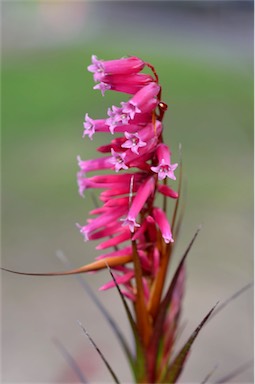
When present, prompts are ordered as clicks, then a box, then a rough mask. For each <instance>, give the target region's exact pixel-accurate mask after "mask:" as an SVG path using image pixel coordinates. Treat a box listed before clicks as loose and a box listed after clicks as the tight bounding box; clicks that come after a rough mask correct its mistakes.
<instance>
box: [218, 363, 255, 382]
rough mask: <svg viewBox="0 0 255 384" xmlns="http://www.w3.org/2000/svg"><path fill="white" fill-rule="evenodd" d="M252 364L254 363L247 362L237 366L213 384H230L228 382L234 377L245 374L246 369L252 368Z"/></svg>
mask: <svg viewBox="0 0 255 384" xmlns="http://www.w3.org/2000/svg"><path fill="white" fill-rule="evenodd" d="M253 364H254V361H253V360H251V361H248V362H247V363H245V364H243V365H241V366H239V367H238V368H236V369H235V370H234V371H232V372H230V373H228V374H227V375H226V376H224V377H222V378H221V379H219V380H217V381H215V384H223V383H230V380H232V379H234V378H235V377H236V376H238V375H240V374H241V373H243V372H245V371H246V370H247V369H249V368H252V367H253Z"/></svg>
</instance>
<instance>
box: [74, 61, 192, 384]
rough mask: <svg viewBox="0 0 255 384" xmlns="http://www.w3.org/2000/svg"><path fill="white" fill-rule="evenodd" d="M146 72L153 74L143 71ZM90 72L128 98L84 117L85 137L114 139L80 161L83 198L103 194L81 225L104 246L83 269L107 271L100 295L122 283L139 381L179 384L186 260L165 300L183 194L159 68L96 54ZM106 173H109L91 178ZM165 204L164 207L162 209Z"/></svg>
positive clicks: (102, 87) (104, 85)
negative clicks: (166, 132) (177, 348)
mask: <svg viewBox="0 0 255 384" xmlns="http://www.w3.org/2000/svg"><path fill="white" fill-rule="evenodd" d="M146 67H147V69H148V68H149V69H150V70H151V71H152V74H151V75H150V74H146V73H141V71H143V69H144V68H146ZM88 70H89V71H90V72H92V73H93V77H94V80H95V81H96V82H97V83H98V84H97V85H96V86H95V87H94V89H99V90H101V92H102V94H103V95H104V94H105V92H106V91H109V90H111V91H117V92H123V93H126V94H127V95H129V99H128V100H127V101H125V102H124V101H122V102H121V101H120V104H119V106H115V105H113V106H112V107H111V108H108V110H107V111H106V116H105V117H104V118H101V117H100V118H98V119H93V118H91V117H90V116H89V115H88V113H86V115H85V121H84V132H83V137H86V136H88V137H89V138H90V139H92V138H93V137H94V135H97V134H100V133H101V132H104V133H106V134H107V133H108V134H109V138H110V139H109V141H108V142H106V143H104V144H103V145H101V146H100V147H98V148H97V151H98V152H99V153H100V156H99V157H95V158H94V159H85V160H82V159H81V158H80V157H78V166H79V171H78V173H77V181H78V187H79V193H80V194H81V195H82V196H83V195H84V193H86V190H87V189H92V188H93V189H100V194H99V201H100V203H101V206H99V207H97V208H95V209H93V210H92V211H91V212H90V215H93V218H89V219H87V223H85V224H83V225H80V224H77V226H78V228H79V230H80V232H81V233H82V235H83V236H84V240H85V241H88V240H97V241H99V243H98V245H97V246H96V249H97V250H98V251H100V252H101V254H100V255H99V256H98V257H97V259H96V261H94V262H92V263H91V264H88V265H86V266H84V267H82V268H81V269H79V270H78V271H84V272H87V271H99V270H101V269H104V268H106V267H108V266H109V267H110V268H111V271H112V277H113V280H110V281H108V282H104V284H103V285H102V286H101V288H100V290H101V291H105V290H108V289H111V288H113V287H115V285H116V284H117V285H118V287H119V290H120V293H121V295H123V296H125V297H126V298H127V299H128V300H130V301H131V303H132V304H133V311H134V319H133V320H134V323H133V326H132V327H134V328H133V330H134V337H135V340H136V347H137V349H136V353H137V355H136V357H135V358H134V359H137V362H138V360H139V359H141V358H142V362H140V364H141V367H142V368H139V369H138V365H139V364H138V363H137V364H138V365H137V366H136V362H135V361H136V360H134V363H133V365H132V368H133V373H134V376H135V379H136V382H137V383H145V382H150V383H160V382H161V383H165V382H171V383H175V382H176V381H177V379H178V376H179V374H180V372H181V369H182V365H183V364H184V361H185V355H182V352H180V355H178V356H179V357H178V358H180V359H183V360H182V361H181V360H180V364H179V363H178V364H179V365H178V364H177V365H173V363H171V361H172V351H173V350H174V343H175V339H176V335H177V331H178V321H179V317H180V312H181V303H182V296H183V292H184V280H185V279H184V276H185V268H184V260H185V257H186V256H185V257H184V258H183V259H182V261H181V263H180V265H179V267H178V269H177V271H176V274H175V275H174V278H173V280H172V282H171V284H170V286H169V287H168V290H167V292H166V294H165V295H164V284H165V281H166V276H167V270H168V266H169V262H170V259H171V254H172V250H173V247H174V240H175V237H176V236H177V234H178V228H175V227H178V225H175V219H176V212H177V208H178V198H179V196H178V193H179V192H178V193H177V192H176V191H175V190H174V189H172V186H170V185H167V183H168V182H169V181H171V182H173V181H175V180H176V176H175V174H174V172H175V170H176V168H177V166H178V164H177V163H172V162H171V151H170V148H169V146H168V145H167V144H166V143H164V141H163V118H164V114H165V112H166V110H167V104H165V103H164V102H163V101H162V100H161V86H160V85H159V81H158V75H157V73H156V71H155V69H154V67H153V66H152V65H151V64H149V63H146V62H144V61H142V60H141V59H139V58H137V57H128V58H123V59H118V60H110V61H103V60H99V59H98V58H97V57H96V56H92V64H91V65H89V66H88ZM130 95H131V96H130ZM115 134H117V135H116V137H115ZM101 171H103V172H104V173H103V174H96V175H93V176H90V175H89V173H90V172H93V173H97V172H101ZM178 190H180V183H179V187H178ZM157 197H160V199H158V198H157ZM169 199H172V201H173V202H174V203H173V204H174V207H173V217H172V220H171V221H172V222H171V224H170V222H169V219H168V215H167V202H168V200H169ZM160 200H161V203H160V205H161V204H162V200H163V204H162V206H159V205H158V204H159V203H158V202H159V201H160ZM104 263H105V264H104ZM71 273H72V272H71ZM75 273H77V272H76V270H75ZM131 324H132V322H131ZM199 329H200V328H199ZM136 332H137V333H136ZM137 336H138V338H137ZM141 351H142V352H141ZM141 353H142V357H141ZM171 364H172V365H171ZM177 366H178V367H179V368H176V367H177Z"/></svg>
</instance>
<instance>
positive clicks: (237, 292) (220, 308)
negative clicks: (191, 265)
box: [210, 281, 253, 320]
mask: <svg viewBox="0 0 255 384" xmlns="http://www.w3.org/2000/svg"><path fill="white" fill-rule="evenodd" d="M251 287H253V281H252V282H250V283H248V284H246V285H245V286H244V287H242V288H241V289H239V290H238V291H236V292H235V293H234V294H233V295H231V296H230V297H229V298H228V299H227V300H225V301H224V302H223V303H221V304H219V306H218V308H216V310H215V311H214V313H213V314H212V316H211V318H210V320H211V319H213V318H214V317H215V316H216V315H218V313H219V312H221V311H222V310H223V309H224V308H225V307H226V306H227V305H228V304H229V303H230V302H231V301H233V300H235V299H237V297H238V296H240V295H241V294H242V293H244V292H245V291H247V290H248V289H249V288H251Z"/></svg>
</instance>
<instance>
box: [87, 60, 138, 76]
mask: <svg viewBox="0 0 255 384" xmlns="http://www.w3.org/2000/svg"><path fill="white" fill-rule="evenodd" d="M144 66H145V63H144V62H143V61H142V60H141V59H138V58H137V57H127V58H123V59H118V60H108V61H104V60H98V58H97V57H96V56H95V55H93V56H92V64H91V65H89V66H88V71H90V72H92V73H94V80H95V81H101V77H102V75H113V74H114V75H116V74H123V75H130V74H132V73H138V72H140V71H141V70H142V69H143V68H144Z"/></svg>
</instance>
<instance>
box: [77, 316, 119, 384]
mask: <svg viewBox="0 0 255 384" xmlns="http://www.w3.org/2000/svg"><path fill="white" fill-rule="evenodd" d="M78 324H79V326H80V327H81V329H82V330H83V332H84V333H85V335H86V336H87V338H88V339H89V341H90V343H91V344H92V345H93V347H94V348H95V350H96V351H97V353H98V354H99V356H100V357H101V359H102V360H103V362H104V364H105V366H106V368H107V369H108V371H109V372H110V374H111V376H112V378H113V380H114V382H115V383H116V384H120V381H119V379H118V378H117V376H116V374H115V373H114V371H113V369H112V367H111V366H110V364H109V363H108V361H107V360H106V358H105V356H104V354H103V353H102V352H101V351H100V349H99V348H98V346H97V345H96V343H95V342H94V340H93V339H92V337H91V336H90V335H89V334H88V332H87V331H86V329H85V328H84V327H83V325H82V324H81V322H80V321H78Z"/></svg>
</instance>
